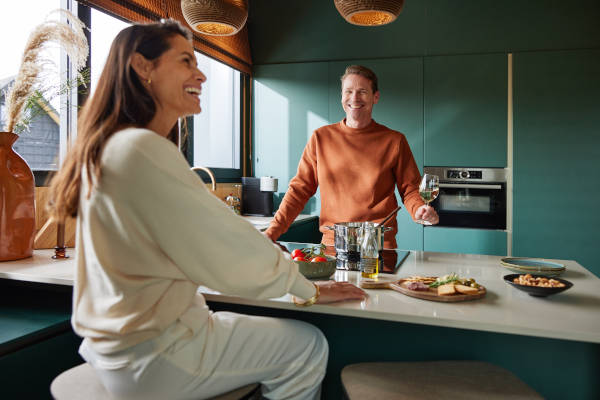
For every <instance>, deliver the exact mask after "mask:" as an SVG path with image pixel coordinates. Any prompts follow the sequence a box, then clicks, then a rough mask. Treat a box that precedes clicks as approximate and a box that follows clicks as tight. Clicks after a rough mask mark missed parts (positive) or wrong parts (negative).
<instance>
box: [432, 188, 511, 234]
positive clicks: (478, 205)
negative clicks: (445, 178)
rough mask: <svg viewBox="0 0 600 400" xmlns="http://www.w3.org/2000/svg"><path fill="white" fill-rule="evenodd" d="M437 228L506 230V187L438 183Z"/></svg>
mask: <svg viewBox="0 0 600 400" xmlns="http://www.w3.org/2000/svg"><path fill="white" fill-rule="evenodd" d="M431 205H432V206H433V207H434V208H435V210H436V211H437V213H438V215H439V217H440V222H439V225H438V226H448V227H462V228H483V229H506V184H505V183H504V182H493V183H466V182H465V183H448V182H440V194H439V196H438V198H437V199H436V200H435V201H434V202H432V203H431Z"/></svg>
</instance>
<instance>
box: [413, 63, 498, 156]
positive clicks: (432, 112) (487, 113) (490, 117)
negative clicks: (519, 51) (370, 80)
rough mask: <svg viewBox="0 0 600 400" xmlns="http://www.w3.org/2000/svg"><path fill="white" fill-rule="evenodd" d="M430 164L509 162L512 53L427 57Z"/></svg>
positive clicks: (426, 129)
mask: <svg viewBox="0 0 600 400" xmlns="http://www.w3.org/2000/svg"><path fill="white" fill-rule="evenodd" d="M423 75H424V119H425V133H424V135H425V165H427V166H449V167H462V166H465V167H500V168H503V167H506V152H507V93H508V92H507V90H508V89H507V87H508V86H507V82H508V62H507V55H506V54H477V55H454V56H435V57H425V58H424V73H423Z"/></svg>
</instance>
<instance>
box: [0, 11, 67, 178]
mask: <svg viewBox="0 0 600 400" xmlns="http://www.w3.org/2000/svg"><path fill="white" fill-rule="evenodd" d="M58 8H60V0H28V1H10V2H2V14H3V15H11V18H4V19H3V21H2V24H0V35H1V36H0V37H3V38H10V40H4V41H3V43H2V53H3V57H2V62H1V63H0V122H1V124H2V126H1V129H2V130H4V123H5V119H6V105H5V92H6V90H7V89H8V87H9V86H10V85H12V82H13V81H14V78H15V77H16V75H17V72H18V69H19V66H20V64H21V57H22V55H23V50H24V48H25V43H26V41H27V39H28V38H29V34H30V33H31V31H32V30H33V29H34V27H35V26H36V25H38V24H40V23H42V22H43V21H44V20H45V19H46V17H47V16H48V14H49V13H50V11H52V10H55V9H58ZM50 17H51V18H58V16H57V15H51V16H50ZM59 55H60V51H59V49H58V46H56V45H53V44H52V45H51V46H49V48H48V50H45V51H44V53H43V57H44V58H46V59H49V60H51V61H52V63H53V64H49V65H48V66H47V67H48V68H46V69H45V74H44V83H45V85H48V86H52V87H58V85H59V82H60V81H59V67H60V59H59ZM43 110H44V111H43V112H41V113H40V114H38V115H37V116H36V117H35V118H34V119H33V121H32V122H31V125H30V128H29V131H25V132H23V133H22V134H21V135H20V137H19V139H18V140H17V141H16V142H15V144H14V146H13V148H14V149H15V151H17V152H18V153H19V154H20V155H21V156H22V157H23V158H25V160H26V161H27V163H28V164H29V166H30V167H31V169H33V170H55V169H57V168H58V165H57V159H58V148H59V121H60V114H59V112H60V111H59V110H60V99H59V98H58V97H57V98H55V99H50V107H44V108H43Z"/></svg>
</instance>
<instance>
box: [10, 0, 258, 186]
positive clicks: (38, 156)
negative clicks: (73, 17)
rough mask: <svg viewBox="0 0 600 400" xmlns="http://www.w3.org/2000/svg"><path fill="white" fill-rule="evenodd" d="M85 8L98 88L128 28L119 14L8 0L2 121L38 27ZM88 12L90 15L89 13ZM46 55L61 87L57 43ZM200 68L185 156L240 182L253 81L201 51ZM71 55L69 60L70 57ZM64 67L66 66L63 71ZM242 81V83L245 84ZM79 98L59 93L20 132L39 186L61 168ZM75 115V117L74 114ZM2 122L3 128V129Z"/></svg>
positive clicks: (64, 0)
mask: <svg viewBox="0 0 600 400" xmlns="http://www.w3.org/2000/svg"><path fill="white" fill-rule="evenodd" d="M61 7H62V8H67V9H70V10H74V11H75V12H74V13H75V14H77V10H78V8H79V10H80V11H81V10H86V11H85V12H82V13H81V14H80V18H81V19H82V21H83V22H84V23H85V24H86V25H87V26H88V27H89V28H90V31H91V40H90V43H89V45H90V75H91V76H90V83H89V91H90V93H91V92H93V90H94V89H95V87H96V85H97V81H98V78H99V76H100V73H101V72H102V69H103V68H104V63H105V62H106V57H107V55H108V52H109V49H110V46H111V44H112V41H113V39H114V38H115V36H116V35H117V33H118V32H120V31H121V30H122V29H123V28H125V27H126V26H128V25H129V24H128V23H127V22H124V21H122V20H120V19H118V18H115V17H113V16H111V15H108V14H106V13H104V12H102V11H99V10H96V9H94V8H91V11H88V10H90V9H88V8H87V7H86V6H79V7H78V3H77V2H76V1H75V0H28V1H26V2H25V1H24V2H3V4H2V13H3V15H11V18H9V19H7V20H6V21H4V23H3V24H0V35H2V36H1V37H10V38H11V40H10V41H5V42H6V43H4V44H3V55H4V57H3V62H2V63H0V120H1V121H2V122H3V123H4V120H5V118H6V110H5V108H6V107H5V100H4V91H5V90H6V89H7V87H8V85H10V84H11V82H12V80H13V79H14V76H15V75H16V74H17V70H18V67H19V65H20V59H21V55H22V52H23V49H24V47H25V42H26V40H27V38H28V37H29V33H30V32H31V31H32V30H33V28H34V27H35V26H36V25H38V24H39V23H41V22H42V21H44V19H45V18H46V16H47V15H48V13H49V12H50V11H52V10H55V9H57V8H61ZM88 12H89V13H88ZM49 47H50V49H49V50H47V51H46V54H45V56H46V58H48V59H50V60H52V64H53V66H54V67H55V70H56V71H55V72H54V73H52V74H48V77H49V78H52V79H53V80H51V81H48V80H47V81H45V83H46V84H48V85H53V86H55V87H59V86H60V84H61V77H63V80H62V82H64V81H65V79H66V76H67V75H66V70H67V67H65V65H66V64H65V63H64V62H63V63H62V64H61V57H63V56H62V55H61V52H60V50H59V48H58V46H56V45H50V46H49ZM196 57H197V60H198V64H199V68H200V70H201V71H202V72H203V73H204V74H205V75H206V76H207V82H206V83H205V84H204V85H203V89H202V95H201V104H202V112H201V113H200V114H198V115H196V116H194V117H192V118H188V134H189V137H188V144H187V149H186V155H187V157H188V160H189V162H190V164H191V165H195V166H205V167H209V168H211V169H212V170H213V171H214V173H215V176H216V177H217V179H218V180H219V181H235V180H237V181H239V178H240V177H241V176H242V152H243V149H242V140H243V133H242V128H241V127H242V119H244V118H246V117H243V115H242V111H241V110H242V102H243V100H242V93H244V90H243V87H244V86H245V85H247V84H248V82H249V79H248V77H247V75H245V74H243V73H240V72H239V71H238V70H235V69H233V68H231V67H229V66H227V65H226V64H223V63H221V62H218V61H216V60H214V59H212V58H210V57H208V56H206V55H204V54H201V53H198V52H196ZM65 59H66V58H65ZM61 68H62V70H61ZM242 82H243V83H242ZM76 97H77V96H70V97H69V98H68V100H69V102H67V101H66V100H67V99H66V96H63V98H62V99H61V96H56V97H54V98H52V99H48V100H49V101H48V104H46V106H45V107H43V112H42V113H39V115H38V116H37V117H36V119H35V120H33V122H32V124H31V126H30V131H29V132H24V133H23V134H21V135H20V138H19V140H18V141H17V142H16V144H15V146H14V148H15V150H16V151H17V152H19V154H21V156H23V157H24V158H25V160H26V161H27V162H28V163H29V165H30V167H31V168H32V170H34V174H35V175H36V180H38V176H41V179H39V180H38V184H41V183H42V182H43V178H44V176H45V175H46V174H47V172H48V171H52V170H57V169H58V167H59V165H60V157H61V155H63V154H64V153H65V152H66V144H67V142H68V140H67V136H68V135H73V136H74V135H76V115H77V113H76V109H77V99H76ZM71 116H72V118H71ZM3 127H4V126H2V127H1V128H3Z"/></svg>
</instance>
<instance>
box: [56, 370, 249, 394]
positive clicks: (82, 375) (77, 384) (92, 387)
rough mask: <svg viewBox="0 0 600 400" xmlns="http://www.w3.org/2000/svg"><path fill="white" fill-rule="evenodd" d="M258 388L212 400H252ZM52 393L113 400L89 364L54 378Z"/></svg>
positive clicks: (235, 391)
mask: <svg viewBox="0 0 600 400" xmlns="http://www.w3.org/2000/svg"><path fill="white" fill-rule="evenodd" d="M258 388H259V384H258V383H252V384H250V385H246V386H243V387H241V388H238V389H235V390H232V391H231V392H227V393H225V394H222V395H219V396H216V397H212V398H211V399H210V400H250V399H253V398H254V395H255V394H256V392H257V390H258ZM50 393H52V397H53V398H54V399H55V400H81V399H86V400H113V397H111V395H110V394H109V393H108V392H107V391H106V389H105V388H104V386H103V385H102V383H101V382H100V380H99V379H98V377H97V376H96V373H95V372H94V369H93V368H92V366H91V365H89V364H88V363H83V364H80V365H78V366H76V367H73V368H71V369H68V370H66V371H64V372H63V373H61V374H60V375H58V376H57V377H56V378H54V380H53V381H52V384H51V385H50Z"/></svg>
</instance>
